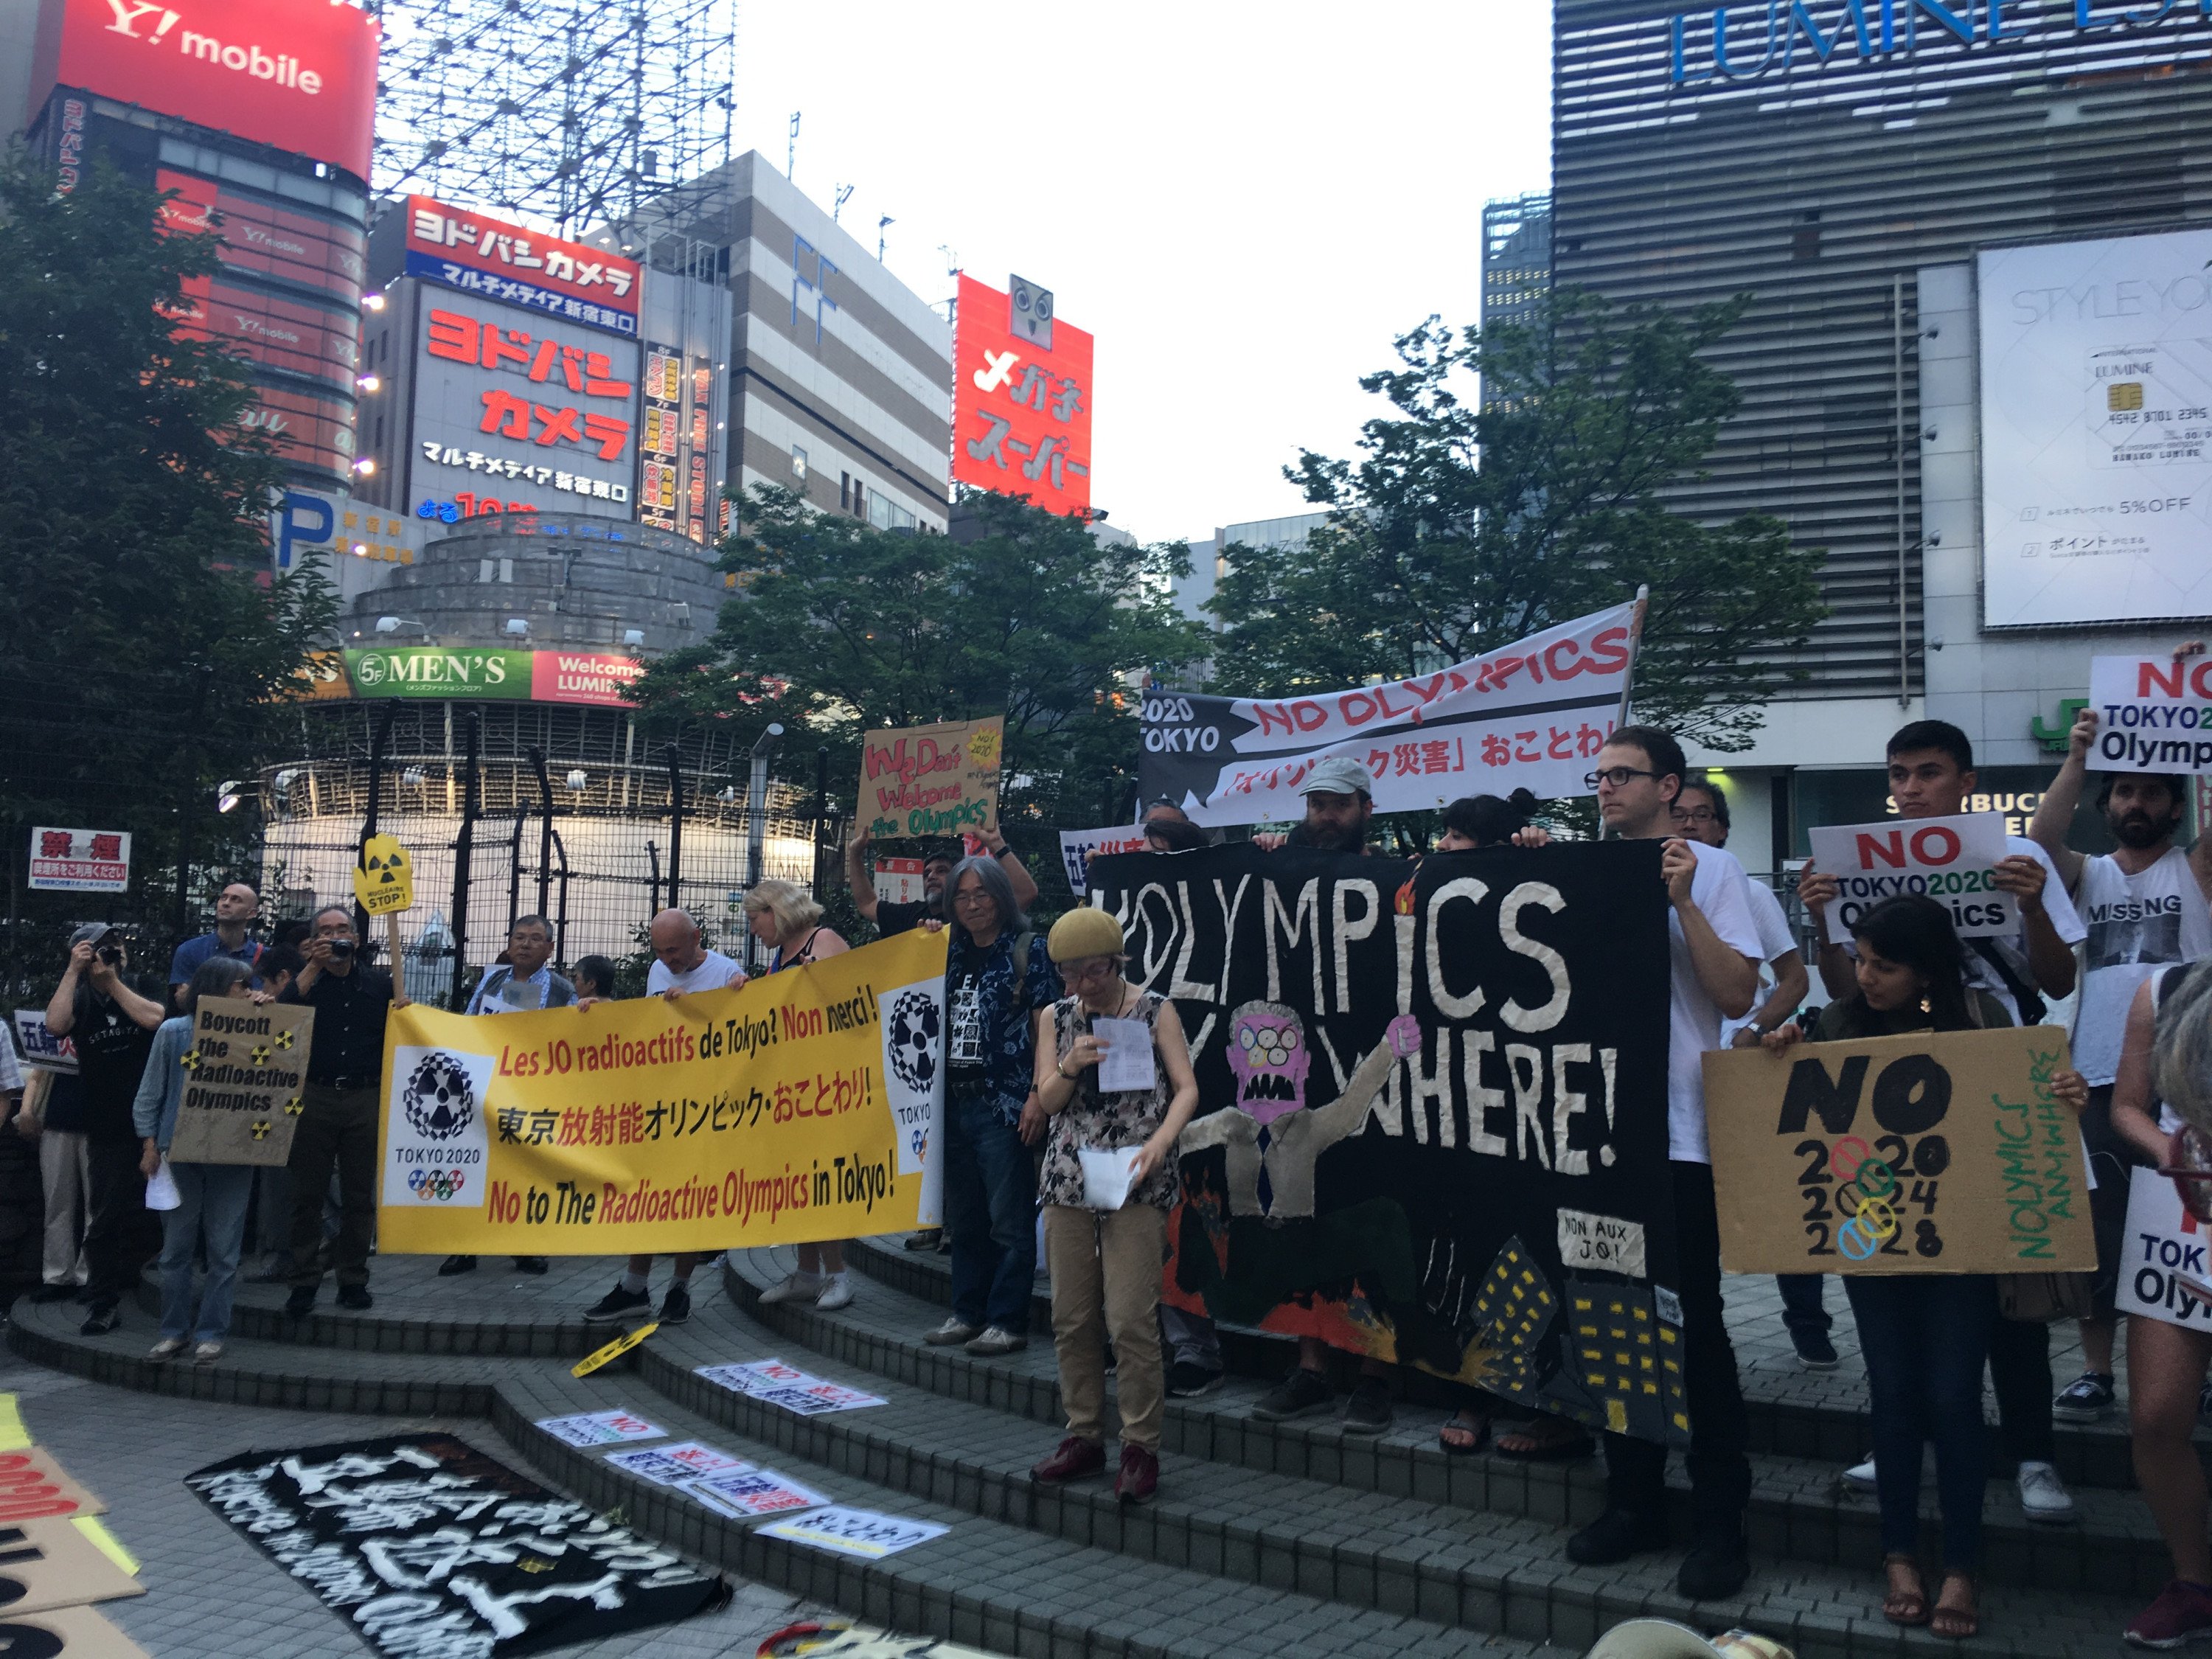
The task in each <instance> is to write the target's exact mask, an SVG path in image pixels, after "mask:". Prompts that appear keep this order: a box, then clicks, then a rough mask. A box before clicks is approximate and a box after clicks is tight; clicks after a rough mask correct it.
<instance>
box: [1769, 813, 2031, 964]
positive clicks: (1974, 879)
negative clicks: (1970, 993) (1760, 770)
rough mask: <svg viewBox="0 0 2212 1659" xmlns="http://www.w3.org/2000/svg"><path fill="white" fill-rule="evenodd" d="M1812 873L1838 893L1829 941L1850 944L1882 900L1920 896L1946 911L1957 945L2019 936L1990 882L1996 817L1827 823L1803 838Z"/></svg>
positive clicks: (2007, 899)
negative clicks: (1808, 844) (1854, 930)
mask: <svg viewBox="0 0 2212 1659" xmlns="http://www.w3.org/2000/svg"><path fill="white" fill-rule="evenodd" d="M1807 833H1808V835H1809V836H1811V838H1812V845H1813V867H1814V869H1816V870H1818V871H1819V872H1820V873H1821V874H1822V875H1824V876H1833V877H1834V878H1836V883H1837V885H1838V887H1839V888H1841V890H1842V891H1841V892H1840V894H1839V895H1838V898H1837V901H1836V902H1835V903H1833V904H1831V905H1830V906H1829V907H1828V937H1829V939H1832V940H1833V941H1834V942H1835V943H1836V944H1838V945H1848V944H1850V942H1851V927H1852V926H1853V924H1855V923H1856V922H1857V921H1858V919H1859V918H1860V917H1861V916H1863V915H1865V914H1866V913H1867V912H1868V911H1869V910H1871V909H1873V908H1874V907H1875V905H1877V904H1879V903H1881V902H1882V901H1883V900H1884V899H1887V898H1895V897H1896V896H1898V895H1899V894H1900V893H1922V894H1925V895H1926V896H1928V897H1929V898H1932V899H1934V900H1935V901H1936V902H1937V903H1939V904H1941V905H1942V906H1943V908H1945V909H1947V910H1948V911H1949V912H1950V913H1951V925H1952V927H1954V928H1956V929H1957V930H1958V933H1959V936H1960V938H1961V939H1978V938H1981V937H1984V936H1985V935H1990V934H2004V933H2015V932H2017V931H2018V930H2019V927H2020V907H2019V906H2018V905H2017V904H2016V903H2015V902H2014V900H2013V896H2012V895H2011V894H2009V893H2008V892H2005V891H2004V890H2002V889H2001V888H2000V887H1999V886H1998V885H1997V884H1996V866H1997V865H1998V864H1999V863H2000V862H2002V860H2004V859H2005V858H2006V857H2007V856H2008V848H2007V847H2006V845H2005V821H2004V814H2003V813H2002V812H1961V813H1960V814H1958V815H1957V816H1956V817H1942V818H1884V819H1881V821H1880V822H1878V823H1838V824H1826V825H1823V826H1821V827H1820V828H1818V829H1812V830H1809V831H1808V832H1807Z"/></svg>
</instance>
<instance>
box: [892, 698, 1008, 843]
mask: <svg viewBox="0 0 2212 1659" xmlns="http://www.w3.org/2000/svg"><path fill="white" fill-rule="evenodd" d="M1005 746H1006V720H1005V718H1004V717H1003V716H1001V715H997V714H994V715H993V716H992V717H991V718H990V719H989V720H948V721H946V722H945V723H944V724H942V725H939V726H902V727H899V728H898V729H896V730H887V731H872V732H865V733H863V735H862V739H861V744H860V807H859V815H860V821H861V822H862V823H865V824H866V826H867V831H868V834H869V835H870V836H873V837H874V838H875V839H876V840H878V841H895V840H898V839H900V838H901V837H912V836H957V835H958V834H960V833H961V832H962V831H963V830H984V829H997V828H998V827H999V756H1000V750H1002V749H1003V748H1004V747H1005Z"/></svg>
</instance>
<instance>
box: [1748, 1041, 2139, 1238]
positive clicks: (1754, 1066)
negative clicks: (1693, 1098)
mask: <svg viewBox="0 0 2212 1659" xmlns="http://www.w3.org/2000/svg"><path fill="white" fill-rule="evenodd" d="M2067 1063H2068V1061H2067V1057H2066V1036H2065V1034H2064V1033H2063V1031H2060V1030H2057V1029H2056V1028H2054V1027H2051V1026H2047V1025H2032V1026H2028V1027H2027V1028H2025V1029H2022V1028H2020V1027H2016V1026H2005V1027H2002V1028H2001V1029H1997V1030H1986V1031H1946V1032H1942V1033H1936V1032H1932V1031H1931V1032H1923V1033H1917V1034H1915V1035H1912V1036H1894V1037H1875V1038H1870V1039H1869V1040H1867V1041H1865V1042H1811V1043H1801V1044H1796V1045H1794V1046H1792V1047H1790V1048H1786V1049H1784V1050H1783V1051H1782V1052H1781V1053H1780V1054H1768V1053H1766V1052H1765V1051H1764V1050H1761V1049H1753V1048H1737V1049H1729V1050H1726V1051H1723V1052H1716V1053H1713V1054H1707V1055H1705V1122H1706V1127H1707V1129H1708V1130H1709V1132H1710V1133H1711V1143H1712V1156H1713V1185H1714V1188H1715V1191H1716V1193H1717V1197H1718V1200H1719V1204H1720V1220H1721V1266H1723V1267H1725V1268H1727V1269H1728V1270H1729V1272H1730V1273H2075V1272H2085V1273H2086V1272H2087V1271H2089V1270H2091V1269H2093V1268H2094V1267H2096V1265H2097V1246H2096V1241H2095V1239H2094V1238H2093V1237H2092V1235H2091V1232H2090V1225H2089V1180H2088V1171H2087V1167H2086V1166H2085V1165H2084V1164H2083V1162H2082V1158H2081V1128H2080V1126H2079V1123H2078V1122H2077V1121H2076V1119H2075V1115H2074V1112H2073V1109H2071V1108H2070V1107H2069V1106H2067V1105H2066V1104H2065V1103H2063V1102H2062V1101H2060V1100H2059V1099H2057V1097H2055V1096H2054V1095H2053V1094H2052V1093H2051V1079H2052V1078H2053V1077H2054V1076H2056V1075H2057V1073H2059V1072H2060V1071H2062V1070H2063V1069H2064V1067H2065V1066H2066V1065H2067Z"/></svg>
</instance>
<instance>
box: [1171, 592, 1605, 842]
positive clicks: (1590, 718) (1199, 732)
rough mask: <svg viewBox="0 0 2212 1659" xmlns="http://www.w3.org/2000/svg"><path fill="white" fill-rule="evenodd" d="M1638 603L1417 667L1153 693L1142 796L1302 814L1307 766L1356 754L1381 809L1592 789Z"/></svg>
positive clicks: (1214, 814)
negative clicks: (1330, 683) (1352, 677)
mask: <svg viewBox="0 0 2212 1659" xmlns="http://www.w3.org/2000/svg"><path fill="white" fill-rule="evenodd" d="M1636 611H1637V607H1636V606H1635V605H1632V604H1631V605H1615V606H1613V608H1612V609H1611V610H1608V611H1596V612H1594V613H1593V614H1591V615H1589V616H1587V617H1576V618H1575V619H1574V620H1573V621H1571V622H1564V623H1559V625H1558V626H1556V627H1553V628H1548V629H1545V630H1544V631H1543V632H1542V633H1541V634H1532V635H1529V636H1528V638H1526V639H1523V640H1518V641H1515V642H1514V643H1513V644H1511V645H1505V646H1500V647H1498V649H1497V650H1495V651H1491V652H1487V653H1485V654H1484V655H1482V656H1480V657H1471V658H1469V659H1468V660H1467V661H1465V662H1462V663H1455V664H1454V665H1452V666H1451V667H1449V668H1443V669H1438V670H1437V671H1436V672H1434V673H1432V674H1421V675H1417V676H1415V677H1414V678H1411V679H1402V680H1387V681H1384V682H1383V683H1382V684H1375V685H1358V686H1352V687H1350V688H1348V689H1346V690H1342V691H1322V692H1312V691H1301V692H1294V693H1291V694H1289V695H1287V696H1273V697H1217V696H1195V695H1193V694H1189V693H1184V692H1175V691H1165V690H1153V691H1148V692H1146V694H1145V702H1144V711H1143V712H1144V726H1145V750H1144V754H1143V756H1142V757H1140V759H1139V768H1138V775H1139V779H1140V780H1141V784H1142V787H1143V791H1144V794H1145V798H1146V799H1148V800H1149V799H1153V798H1155V797H1158V796H1163V795H1164V796H1165V797H1166V798H1167V799H1170V800H1172V801H1175V802H1176V803H1177V804H1179V805H1181V806H1182V809H1183V810H1184V811H1186V812H1188V813H1189V814H1190V817H1191V820H1192V822H1194V823H1203V824H1225V823H1268V822H1274V821H1279V820H1282V819H1286V818H1296V817H1298V816H1299V815H1300V813H1301V812H1302V811H1304V806H1303V805H1302V804H1301V802H1300V799H1299V795H1298V788H1299V786H1300V785H1301V784H1302V783H1303V782H1304V781H1305V778H1306V775H1308V774H1309V773H1310V772H1311V771H1312V770H1313V769H1314V768H1315V767H1316V766H1317V765H1319V764H1320V763H1322V761H1323V760H1326V759H1329V758H1332V757H1348V758H1350V759H1352V760H1356V761H1358V763H1360V764H1361V765H1362V766H1364V767H1365V768H1366V769H1368V771H1369V772H1370V774H1372V775H1373V776H1374V780H1375V784H1374V788H1373V790H1372V791H1371V792H1370V793H1372V794H1373V797H1374V800H1375V810H1376V811H1378V812H1403V811H1413V810H1416V809H1418V808H1421V807H1437V806H1442V805H1444V804H1445V803H1446V802H1448V801H1451V800H1455V799H1458V798H1459V797H1460V796H1462V795H1475V794H1492V795H1504V794H1510V793H1512V791H1514V790H1515V789H1519V788H1526V789H1528V790H1530V791H1531V792H1533V793H1535V794H1538V795H1541V796H1545V797H1547V798H1552V799H1556V798H1558V797H1560V796H1565V795H1587V794H1589V793H1590V791H1591V786H1590V785H1589V784H1586V783H1584V782H1583V779H1584V778H1586V777H1587V776H1589V772H1590V769H1591V768H1592V767H1593V766H1594V765H1595V763H1596V761H1597V751H1598V750H1600V749H1601V748H1603V747H1604V746H1605V740H1606V738H1607V734H1608V733H1610V732H1612V730H1613V724H1614V722H1615V720H1617V719H1618V718H1619V716H1620V701H1621V696H1622V695H1623V693H1624V692H1625V690H1626V688H1627V685H1628V679H1629V673H1630V670H1631V667H1632V665H1633V663H1634V660H1635V639H1636V633H1637V628H1638V621H1637V614H1636Z"/></svg>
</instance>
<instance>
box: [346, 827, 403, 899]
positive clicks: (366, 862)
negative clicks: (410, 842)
mask: <svg viewBox="0 0 2212 1659" xmlns="http://www.w3.org/2000/svg"><path fill="white" fill-rule="evenodd" d="M353 896H354V897H355V898H356V900H357V901H358V902H360V905H361V908H362V909H364V910H366V911H368V914H369V915H372V916H396V915H398V914H399V913H400V912H401V911H402V910H405V909H410V908H412V907H413V905H414V903H415V860H413V859H410V858H409V857H408V856H407V849H406V848H404V847H402V846H401V845H400V844H399V843H398V842H397V841H395V840H393V839H392V837H391V836H370V837H369V838H368V840H367V841H365V842H362V848H361V863H360V864H359V865H358V866H356V867H355V870H354V872H353Z"/></svg>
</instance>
